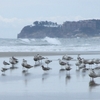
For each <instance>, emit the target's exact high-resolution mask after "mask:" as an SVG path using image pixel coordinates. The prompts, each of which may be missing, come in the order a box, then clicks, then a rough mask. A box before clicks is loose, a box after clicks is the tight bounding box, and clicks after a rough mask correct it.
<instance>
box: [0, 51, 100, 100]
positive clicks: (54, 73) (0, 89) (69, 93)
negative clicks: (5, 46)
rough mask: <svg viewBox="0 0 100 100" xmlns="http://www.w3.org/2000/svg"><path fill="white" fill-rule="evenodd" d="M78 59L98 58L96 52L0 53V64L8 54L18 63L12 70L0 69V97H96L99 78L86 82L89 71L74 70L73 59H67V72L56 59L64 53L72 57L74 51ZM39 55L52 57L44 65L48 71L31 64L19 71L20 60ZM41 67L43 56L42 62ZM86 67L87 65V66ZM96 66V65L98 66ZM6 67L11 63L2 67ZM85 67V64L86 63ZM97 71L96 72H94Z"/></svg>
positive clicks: (21, 99) (82, 99)
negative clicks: (68, 67)
mask: <svg viewBox="0 0 100 100" xmlns="http://www.w3.org/2000/svg"><path fill="white" fill-rule="evenodd" d="M79 53H80V54H81V57H82V58H86V59H92V58H100V55H99V53H100V52H93V51H91V52H82V51H80V52H79V51H78V52H0V62H1V63H0V66H1V68H2V67H4V65H3V63H2V62H3V61H4V60H5V61H7V62H9V57H11V56H15V57H16V58H17V59H18V61H19V63H18V64H16V65H15V66H16V67H17V68H16V69H10V70H7V71H6V72H5V73H3V72H0V75H1V76H0V98H1V100H8V99H9V100H33V99H34V100H41V99H43V100H47V99H48V100H62V99H63V100H66V99H68V100H99V98H100V95H99V93H100V78H99V77H98V78H95V79H94V82H95V83H96V84H94V85H90V83H91V80H90V77H89V75H88V73H89V71H85V72H83V71H82V70H76V66H75V63H76V60H74V61H73V60H72V61H69V63H70V64H71V65H72V66H71V68H72V69H71V70H70V74H69V73H68V72H67V71H60V69H61V66H60V65H59V62H58V60H57V59H61V58H62V55H64V54H68V55H70V56H71V57H73V58H74V59H76V58H77V54H79ZM35 54H40V55H43V56H44V57H48V59H50V60H52V62H51V63H50V64H49V65H48V66H49V67H50V68H52V70H50V71H47V72H45V71H43V70H42V68H41V66H37V67H33V68H31V69H29V70H28V73H23V72H22V70H23V68H22V65H21V64H22V59H23V58H24V59H26V60H27V62H28V64H30V65H33V66H34V64H35V62H34V61H33V56H34V55H35ZM42 63H43V65H44V66H47V65H46V64H45V59H44V60H43V61H42ZM87 66H88V65H87ZM98 66H99V65H98ZM6 67H7V68H9V67H11V65H8V66H6ZM88 67H89V66H88ZM94 67H96V65H93V68H94ZM98 73H100V72H99V71H98ZM4 74H5V75H4Z"/></svg>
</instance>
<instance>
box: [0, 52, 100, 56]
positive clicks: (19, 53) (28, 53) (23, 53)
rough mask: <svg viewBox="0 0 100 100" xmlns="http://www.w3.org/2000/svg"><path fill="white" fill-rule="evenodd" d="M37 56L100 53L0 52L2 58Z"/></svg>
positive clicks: (90, 53)
mask: <svg viewBox="0 0 100 100" xmlns="http://www.w3.org/2000/svg"><path fill="white" fill-rule="evenodd" d="M35 54H40V55H43V56H46V55H48V56H50V55H52V56H53V55H54V56H55V55H64V54H68V55H78V54H81V55H98V54H100V51H54V52H52V51H51V52H50V51H47V52H43V51H41V52H0V57H10V56H34V55H35Z"/></svg>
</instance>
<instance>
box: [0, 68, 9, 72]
mask: <svg viewBox="0 0 100 100" xmlns="http://www.w3.org/2000/svg"><path fill="white" fill-rule="evenodd" d="M8 69H9V68H2V70H1V71H2V72H5V71H7V70H8Z"/></svg>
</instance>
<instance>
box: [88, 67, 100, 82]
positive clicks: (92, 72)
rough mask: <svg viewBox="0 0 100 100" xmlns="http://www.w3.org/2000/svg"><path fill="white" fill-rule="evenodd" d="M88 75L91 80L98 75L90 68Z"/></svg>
mask: <svg viewBox="0 0 100 100" xmlns="http://www.w3.org/2000/svg"><path fill="white" fill-rule="evenodd" d="M89 76H90V77H91V78H92V80H93V79H94V78H97V77H100V75H99V74H96V73H95V71H94V69H90V73H89Z"/></svg>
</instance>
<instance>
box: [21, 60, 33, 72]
mask: <svg viewBox="0 0 100 100" xmlns="http://www.w3.org/2000/svg"><path fill="white" fill-rule="evenodd" d="M22 66H23V68H26V69H27V71H28V69H30V68H32V67H33V66H32V65H30V64H27V60H25V59H23V62H22ZM23 72H26V70H23Z"/></svg>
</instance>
